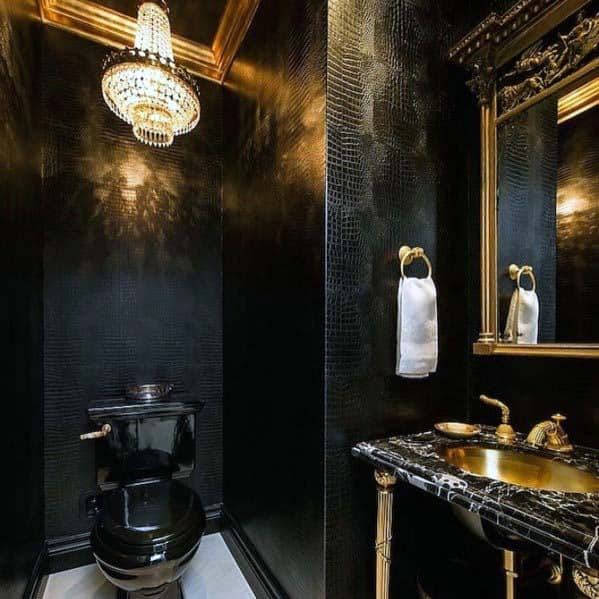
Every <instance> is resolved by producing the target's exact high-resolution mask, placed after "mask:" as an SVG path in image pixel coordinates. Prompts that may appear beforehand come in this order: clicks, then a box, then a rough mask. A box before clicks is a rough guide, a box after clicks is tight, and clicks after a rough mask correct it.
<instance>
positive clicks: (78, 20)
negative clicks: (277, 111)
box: [23, 0, 260, 83]
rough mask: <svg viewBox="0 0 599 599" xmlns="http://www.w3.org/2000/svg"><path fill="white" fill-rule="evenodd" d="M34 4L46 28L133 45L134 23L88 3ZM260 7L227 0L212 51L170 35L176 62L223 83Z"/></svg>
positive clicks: (251, 0) (49, 0)
mask: <svg viewBox="0 0 599 599" xmlns="http://www.w3.org/2000/svg"><path fill="white" fill-rule="evenodd" d="M23 2H24V3H27V2H29V3H31V0H23ZM37 2H38V9H39V13H38V17H39V18H40V19H41V20H42V22H43V23H45V24H48V25H52V26H54V27H59V28H61V29H65V30H67V31H70V32H71V33H74V34H76V35H80V36H81V37H84V38H87V39H90V40H93V41H95V42H98V43H100V44H104V45H106V46H111V47H113V48H124V47H125V46H131V45H132V44H133V40H134V39H135V29H136V21H135V19H133V18H131V17H129V16H127V15H124V14H122V13H120V12H118V11H115V10H112V9H110V8H107V7H105V6H102V5H101V4H98V3H96V2H91V0H37ZM259 3H260V0H229V1H228V2H227V6H226V7H225V11H224V14H223V17H222V20H221V23H220V25H219V27H218V31H217V33H216V36H215V38H214V42H213V44H212V47H209V46H206V45H204V44H200V43H198V42H194V41H192V40H190V39H187V38H184V37H181V36H178V35H175V34H173V51H174V53H175V60H176V61H177V62H178V63H179V64H180V65H181V66H184V67H185V68H187V69H188V70H189V71H191V72H192V73H194V74H195V75H198V76H200V77H204V78H205V79H210V80H212V81H216V82H217V83H223V82H224V80H225V78H226V76H227V74H228V72H229V68H230V67H231V64H232V62H233V60H234V59H235V55H236V54H237V51H238V50H239V47H240V45H241V43H242V41H243V38H244V37H245V34H246V32H247V30H248V29H249V26H250V24H251V22H252V19H253V17H254V14H255V13H256V9H257V8H258V5H259Z"/></svg>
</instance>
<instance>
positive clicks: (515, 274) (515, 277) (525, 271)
mask: <svg viewBox="0 0 599 599" xmlns="http://www.w3.org/2000/svg"><path fill="white" fill-rule="evenodd" d="M508 272H509V275H510V279H512V281H516V285H518V289H522V285H521V284H520V279H521V278H522V275H528V276H529V277H530V280H531V282H532V290H533V291H536V290H537V279H536V277H535V273H534V270H533V268H532V266H518V265H517V264H510V267H509V269H508Z"/></svg>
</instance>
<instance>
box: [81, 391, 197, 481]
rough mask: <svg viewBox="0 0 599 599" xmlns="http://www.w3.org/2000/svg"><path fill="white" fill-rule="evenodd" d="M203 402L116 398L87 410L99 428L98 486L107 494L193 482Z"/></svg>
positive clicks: (178, 398)
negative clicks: (103, 433)
mask: <svg viewBox="0 0 599 599" xmlns="http://www.w3.org/2000/svg"><path fill="white" fill-rule="evenodd" d="M203 405H204V402H202V401H200V400H194V399H193V398H190V397H185V396H183V395H169V396H167V397H165V398H162V399H159V400H154V401H151V402H143V401H136V400H131V399H112V400H103V401H98V402H94V403H93V404H92V405H90V407H89V408H88V415H89V418H90V420H91V421H92V422H93V423H94V425H95V426H96V427H97V428H101V427H102V426H103V425H104V424H109V425H110V427H111V431H110V433H109V434H108V436H107V437H105V438H103V439H99V440H98V441H97V442H96V482H97V484H98V485H99V487H100V488H101V489H102V490H109V489H113V488H115V487H118V486H121V485H123V484H130V483H135V482H144V481H153V480H161V479H166V478H175V479H185V478H189V477H190V475H191V473H192V472H193V469H194V466H195V454H196V421H197V416H198V414H199V412H200V411H201V409H202V407H203Z"/></svg>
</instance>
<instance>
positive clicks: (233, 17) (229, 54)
mask: <svg viewBox="0 0 599 599" xmlns="http://www.w3.org/2000/svg"><path fill="white" fill-rule="evenodd" d="M259 4H260V0H229V1H228V2H227V6H226V7H225V11H224V13H223V16H222V19H221V21H220V25H219V26H218V30H217V32H216V35H215V36H214V42H213V43H212V52H213V54H214V61H215V63H216V65H217V66H218V69H219V70H220V72H221V77H222V81H224V79H225V78H226V77H227V75H228V73H229V69H230V68H231V65H232V64H233V60H234V59H235V56H236V55H237V52H238V51H239V48H240V46H241V43H242V42H243V40H244V38H245V34H246V33H247V30H248V29H249V27H250V24H251V23H252V20H253V19H254V15H255V14H256V11H257V10H258V5H259Z"/></svg>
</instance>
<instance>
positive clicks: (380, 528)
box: [374, 470, 397, 599]
mask: <svg viewBox="0 0 599 599" xmlns="http://www.w3.org/2000/svg"><path fill="white" fill-rule="evenodd" d="M374 478H375V480H376V486H377V499H378V510H377V518H376V545H375V552H376V599H389V574H390V570H391V536H392V534H391V532H392V525H393V487H394V486H395V483H396V482H397V478H396V477H395V476H393V475H392V474H389V473H388V472H382V471H380V470H375V472H374Z"/></svg>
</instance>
